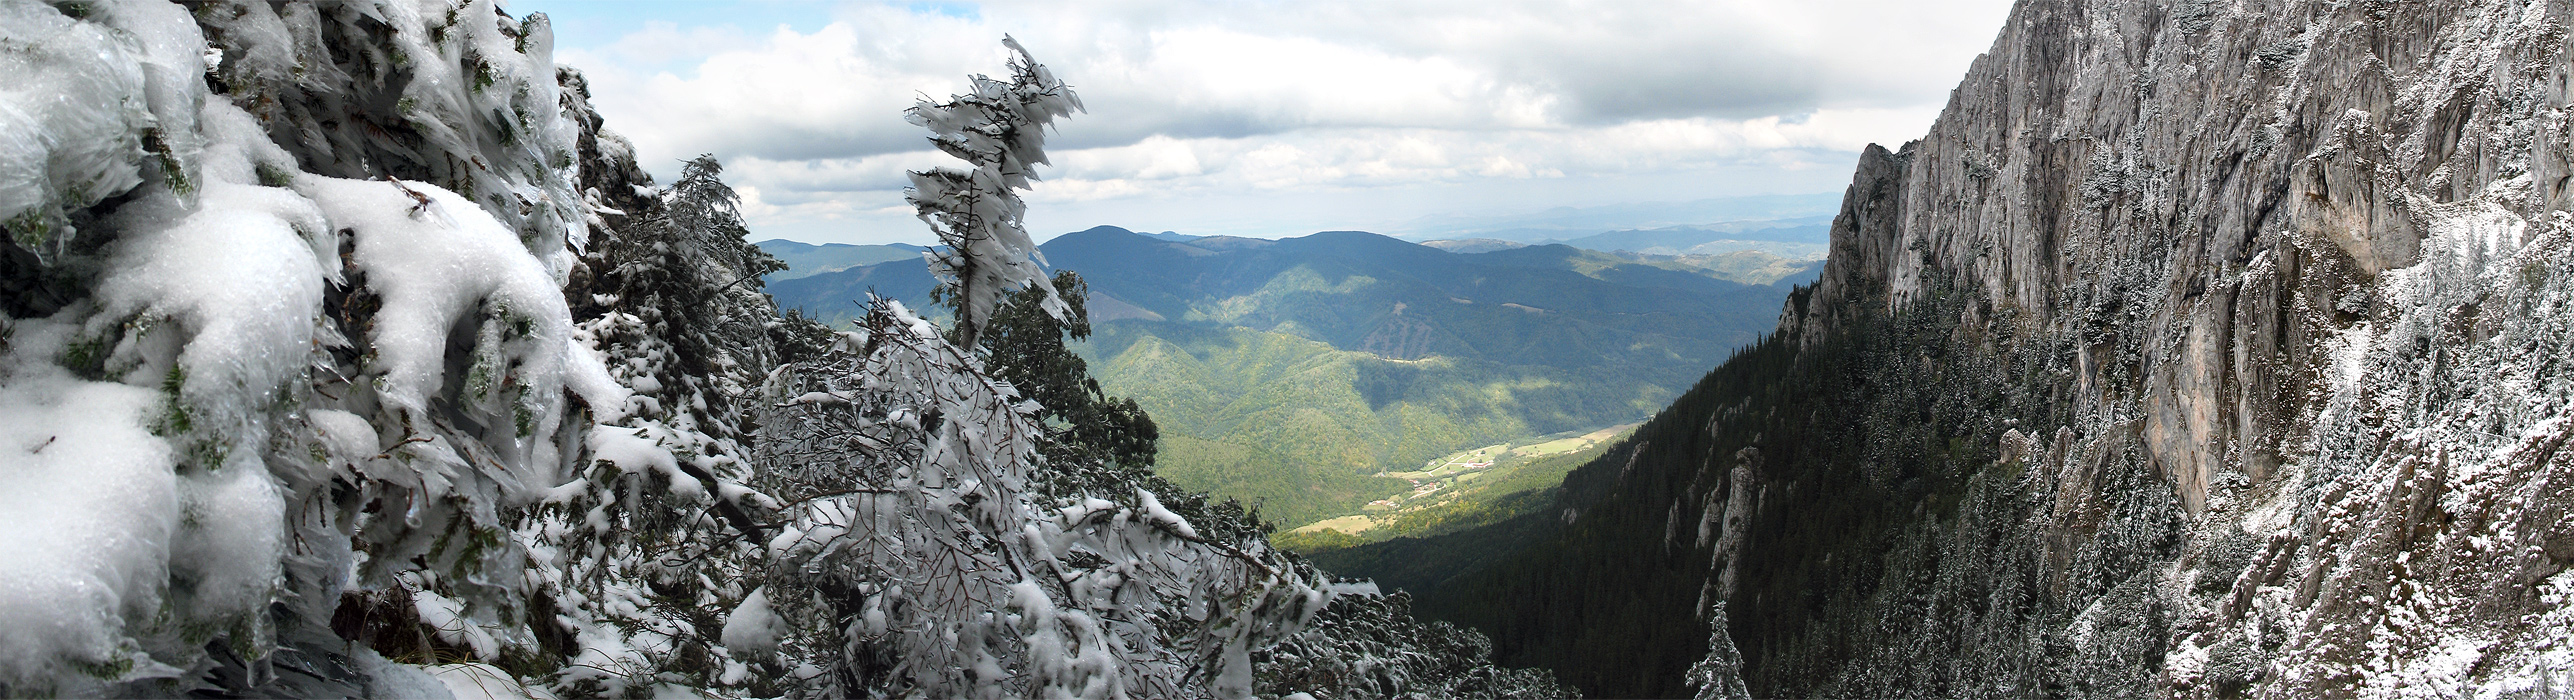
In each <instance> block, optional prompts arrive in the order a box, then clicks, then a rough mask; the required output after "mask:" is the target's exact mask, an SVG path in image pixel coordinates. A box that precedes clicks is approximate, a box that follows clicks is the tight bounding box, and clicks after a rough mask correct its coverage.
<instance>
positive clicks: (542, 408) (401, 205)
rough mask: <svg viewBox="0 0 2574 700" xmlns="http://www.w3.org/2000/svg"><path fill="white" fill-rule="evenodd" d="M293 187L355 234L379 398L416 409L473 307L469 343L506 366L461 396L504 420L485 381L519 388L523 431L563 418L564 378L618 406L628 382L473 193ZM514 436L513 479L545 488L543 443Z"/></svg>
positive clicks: (310, 183) (594, 402)
mask: <svg viewBox="0 0 2574 700" xmlns="http://www.w3.org/2000/svg"><path fill="white" fill-rule="evenodd" d="M295 189H296V190H297V191H299V192H302V193H304V194H305V195H306V196H308V197H311V198H312V199H313V201H315V202H317V203H319V204H320V205H321V209H322V211H323V213H324V214H325V215H327V216H328V217H329V218H330V220H331V222H332V223H333V224H334V225H337V226H340V227H342V228H344V229H345V230H347V231H349V232H351V234H352V235H354V237H355V247H354V252H353V253H352V255H351V256H350V257H351V261H352V262H353V263H354V265H355V267H356V270H355V271H356V272H363V273H364V274H365V275H366V276H367V277H366V282H367V284H368V286H369V287H370V288H372V289H373V290H375V291H376V292H377V293H378V294H379V295H381V298H382V300H383V308H382V309H381V310H379V311H378V312H377V313H376V317H375V323H374V330H373V333H372V337H371V338H370V340H372V341H373V348H374V350H375V358H376V363H375V364H376V366H377V367H379V368H380V369H381V371H382V372H383V375H382V377H381V378H379V379H378V380H377V390H378V392H379V394H380V395H381V396H382V397H383V398H384V399H385V400H386V401H388V402H390V403H392V404H393V405H395V406H397V407H399V408H401V409H404V410H406V411H408V412H411V413H413V414H425V412H426V410H427V407H428V402H429V399H430V398H431V397H434V396H438V395H439V393H440V392H441V391H442V390H444V389H445V388H446V383H447V381H448V379H449V378H448V377H447V372H446V352H447V346H448V336H449V334H450V333H452V332H457V331H458V330H459V328H460V325H461V324H462V323H463V322H464V321H466V320H468V319H469V318H472V317H477V316H479V317H481V318H482V320H483V323H482V331H481V334H482V336H483V337H482V338H480V339H479V340H478V341H477V342H478V343H479V344H480V345H481V346H482V347H478V348H477V350H478V351H479V352H480V353H491V354H495V355H501V356H502V357H501V358H494V361H492V362H491V365H493V366H492V367H491V368H490V370H489V371H493V372H505V375H504V376H502V377H497V378H493V379H491V380H490V381H491V383H492V384H493V385H495V386H490V387H477V386H464V387H458V388H459V389H460V390H461V391H463V392H465V393H466V394H467V395H466V396H465V397H464V398H465V400H467V401H470V402H475V403H481V404H485V405H486V406H490V407H491V409H490V410H492V411H493V412H494V413H496V414H497V415H498V416H500V417H502V418H504V419H506V418H507V417H508V416H510V415H511V410H512V409H511V408H510V407H508V406H506V405H503V402H504V401H506V400H507V399H506V397H503V396H499V395H498V394H501V393H504V392H499V391H492V389H494V388H505V387H512V386H514V387H517V388H518V389H519V391H518V392H517V393H518V394H519V397H520V398H519V399H518V400H520V401H526V402H530V403H534V404H535V405H534V406H530V407H528V408H532V409H534V410H533V411H532V413H533V414H534V415H535V416H536V419H535V420H536V424H535V425H522V426H519V428H520V431H519V432H520V436H521V437H522V438H526V437H530V436H541V435H547V434H551V433H552V432H553V429H554V427H555V423H556V421H559V420H560V417H561V411H560V400H559V399H557V398H555V397H556V396H558V393H557V392H556V391H554V390H555V389H557V388H563V387H567V386H568V387H569V388H571V389H572V390H574V391H576V392H578V393H580V394H581V395H582V398H583V399H584V400H585V401H586V402H587V403H588V404H589V405H591V406H594V407H618V406H623V405H624V404H625V399H626V392H625V391H624V390H622V389H620V388H618V387H617V386H616V384H615V383H614V381H613V380H610V379H608V376H609V375H608V372H607V369H606V368H605V367H604V366H602V365H601V364H600V359H599V356H598V354H597V353H596V352H595V351H592V350H589V349H588V348H584V347H581V346H580V345H579V344H577V343H575V342H574V341H573V339H572V337H571V327H572V323H571V312H570V311H569V310H567V309H566V308H565V306H564V302H563V293H562V292H561V290H560V289H558V288H557V287H556V286H555V284H554V279H553V276H552V275H551V274H550V273H549V272H548V271H547V270H546V269H545V266H544V265H543V264H542V263H540V262H539V261H538V259H537V258H536V257H535V256H533V255H530V254H529V253H528V251H527V249H526V248H525V247H524V246H522V245H521V244H520V242H519V239H518V236H517V235H515V234H513V233H511V232H510V230H509V229H507V228H504V227H502V226H501V224H500V222H498V221H495V220H493V219H492V217H491V216H490V215H489V214H487V213H485V212H484V211H483V210H482V209H480V208H477V207H475V206H474V205H473V203H472V202H468V201H466V200H465V199H464V198H462V197H458V196H456V194H455V193H453V192H449V191H447V190H445V189H443V188H440V187H437V186H434V185H429V184H426V183H405V182H394V181H366V180H347V179H340V178H327V177H320V176H315V175H299V176H297V177H296V181H295ZM495 345H496V346H497V347H494V346H495ZM483 392H488V393H487V394H486V393H483ZM603 410H604V409H603ZM520 443H521V445H520V446H521V448H522V449H525V450H527V451H528V452H527V453H525V454H521V455H518V456H517V458H516V459H514V460H511V461H513V462H515V463H516V464H515V465H513V466H515V467H517V469H516V471H518V472H520V473H518V474H516V476H517V477H518V478H519V480H520V481H522V482H524V483H534V484H541V485H548V486H550V485H552V484H554V483H556V482H557V481H559V480H560V478H561V477H560V475H556V474H552V473H535V472H532V471H530V470H531V469H532V467H529V466H528V465H530V464H547V463H552V462H553V461H554V457H555V454H554V447H553V445H552V444H551V443H548V442H547V441H544V440H541V439H535V440H521V441H520Z"/></svg>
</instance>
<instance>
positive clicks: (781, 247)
mask: <svg viewBox="0 0 2574 700" xmlns="http://www.w3.org/2000/svg"><path fill="white" fill-rule="evenodd" d="M753 245H757V246H759V247H760V249H761V250H765V251H768V253H769V254H770V255H774V256H777V259H778V260H780V261H784V262H785V263H786V264H787V269H786V270H784V271H780V272H775V273H771V274H769V275H767V276H766V277H764V278H763V279H766V280H768V281H771V282H775V281H778V280H789V279H795V278H798V277H811V276H814V275H819V274H822V273H825V272H839V271H841V270H846V269H849V268H853V267H859V266H862V265H874V264H876V263H882V262H893V261H896V260H919V259H921V251H923V250H927V249H926V248H922V247H920V246H916V245H908V244H903V243H892V244H886V245H850V244H847V243H824V244H821V245H814V244H811V243H798V242H795V241H790V240H786V239H783V238H772V239H769V240H765V241H760V242H759V243H755V244H753Z"/></svg>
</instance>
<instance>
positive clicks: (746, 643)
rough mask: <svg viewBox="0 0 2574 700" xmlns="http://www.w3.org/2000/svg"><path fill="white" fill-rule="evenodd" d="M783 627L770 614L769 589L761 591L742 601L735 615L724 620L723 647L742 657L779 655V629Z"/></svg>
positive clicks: (779, 620) (781, 622)
mask: <svg viewBox="0 0 2574 700" xmlns="http://www.w3.org/2000/svg"><path fill="white" fill-rule="evenodd" d="M783 623H784V621H783V620H781V619H779V618H778V616H777V614H776V613H775V612H772V611H770V610H769V589H767V588H761V589H758V590H754V591H751V594H750V595H747V596H743V597H742V604H741V605H739V606H736V607H734V608H733V615H732V616H731V617H728V618H725V620H724V634H723V637H724V639H723V641H724V647H725V648H727V649H731V650H733V651H734V652H735V653H739V654H749V655H766V654H770V653H773V652H775V651H777V648H778V627H780V626H781V625H782V624H783Z"/></svg>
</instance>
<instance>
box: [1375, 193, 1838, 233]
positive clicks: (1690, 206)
mask: <svg viewBox="0 0 2574 700" xmlns="http://www.w3.org/2000/svg"><path fill="white" fill-rule="evenodd" d="M1840 206H1841V194H1840V193H1838V192H1832V193H1822V194H1789V195H1756V196H1749V197H1720V198H1715V199H1701V200H1695V201H1687V202H1641V203H1631V204H1612V205H1604V206H1592V207H1555V208H1552V209H1547V210H1544V211H1538V212H1530V213H1524V214H1500V215H1489V216H1476V215H1440V216H1425V217H1422V218H1419V219H1415V220H1413V221H1412V222H1410V223H1408V224H1405V225H1404V226H1403V228H1402V229H1401V230H1399V231H1397V232H1396V233H1395V237H1397V238H1401V239H1404V240H1408V241H1431V240H1441V239H1455V238H1491V239H1497V240H1505V241H1516V242H1520V243H1541V242H1548V241H1568V242H1569V241H1571V240H1573V239H1578V238H1581V237H1583V236H1588V235H1592V234H1597V233H1605V232H1609V231H1626V230H1646V229H1667V228H1673V227H1697V226H1704V225H1707V224H1708V222H1767V221H1786V220H1792V219H1807V218H1817V217H1819V221H1820V222H1823V223H1829V222H1830V221H1831V218H1832V215H1833V214H1834V213H1835V212H1837V211H1839V209H1840Z"/></svg>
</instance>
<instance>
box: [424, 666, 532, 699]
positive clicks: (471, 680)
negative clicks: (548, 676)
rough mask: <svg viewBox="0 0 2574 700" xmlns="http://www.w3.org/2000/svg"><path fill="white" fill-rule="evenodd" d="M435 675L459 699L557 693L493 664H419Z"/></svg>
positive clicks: (523, 696)
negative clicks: (511, 674)
mask: <svg viewBox="0 0 2574 700" xmlns="http://www.w3.org/2000/svg"><path fill="white" fill-rule="evenodd" d="M418 668H420V669H421V670H422V671H424V672H426V673H428V674H429V676H430V677H432V678H436V679H437V680H438V683H439V684H440V685H444V686H446V688H447V692H448V693H449V694H451V695H454V696H455V697H456V700H516V699H519V698H525V699H528V700H553V698H554V694H553V693H548V692H545V689H543V688H533V687H529V686H527V685H526V684H523V683H520V682H518V679H516V678H512V677H510V675H509V672H508V671H503V670H501V669H500V668H499V667H496V666H492V665H490V664H439V665H435V666H422V667H418Z"/></svg>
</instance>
